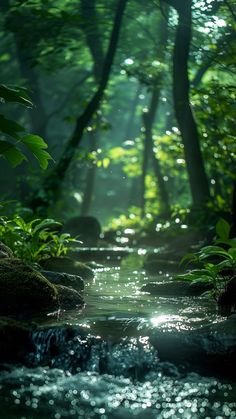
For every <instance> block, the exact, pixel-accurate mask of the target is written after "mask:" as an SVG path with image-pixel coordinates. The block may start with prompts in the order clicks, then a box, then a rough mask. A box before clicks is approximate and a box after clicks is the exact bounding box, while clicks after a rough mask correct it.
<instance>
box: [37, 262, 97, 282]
mask: <svg viewBox="0 0 236 419" xmlns="http://www.w3.org/2000/svg"><path fill="white" fill-rule="evenodd" d="M40 264H41V266H42V267H43V269H45V270H47V271H53V272H62V273H68V274H71V275H78V276H80V277H81V278H83V279H85V280H86V279H88V280H89V279H93V277H94V273H93V270H92V269H91V268H89V267H88V266H87V265H85V264H84V263H81V262H78V261H76V260H74V259H72V258H69V257H63V256H58V257H49V258H47V259H43V260H41V262H40Z"/></svg>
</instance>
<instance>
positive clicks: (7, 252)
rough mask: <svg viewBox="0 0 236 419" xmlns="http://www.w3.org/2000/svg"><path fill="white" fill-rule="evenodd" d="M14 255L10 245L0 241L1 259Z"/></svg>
mask: <svg viewBox="0 0 236 419" xmlns="http://www.w3.org/2000/svg"><path fill="white" fill-rule="evenodd" d="M11 257H13V252H12V250H11V249H10V247H8V246H6V245H5V244H4V243H2V242H0V259H3V258H11Z"/></svg>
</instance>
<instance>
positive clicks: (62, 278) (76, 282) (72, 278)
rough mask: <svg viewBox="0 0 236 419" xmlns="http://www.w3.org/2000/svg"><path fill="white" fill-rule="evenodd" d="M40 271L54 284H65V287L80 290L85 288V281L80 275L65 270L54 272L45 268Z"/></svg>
mask: <svg viewBox="0 0 236 419" xmlns="http://www.w3.org/2000/svg"><path fill="white" fill-rule="evenodd" d="M40 272H41V274H42V275H43V276H44V277H45V278H47V279H48V281H50V282H51V283H52V284H55V285H64V286H65V287H71V288H74V289H76V290H79V291H83V290H84V281H83V279H82V278H81V277H80V276H78V275H71V274H67V273H63V272H53V271H45V270H42V271H40Z"/></svg>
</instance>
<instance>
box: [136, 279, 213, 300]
mask: <svg viewBox="0 0 236 419" xmlns="http://www.w3.org/2000/svg"><path fill="white" fill-rule="evenodd" d="M212 288H213V285H212V284H210V283H207V282H205V281H200V280H199V281H194V282H187V281H177V280H176V281H169V282H149V283H148V284H146V285H144V286H143V287H142V288H141V291H144V292H149V293H150V294H152V295H157V296H158V295H159V296H166V297H198V296H200V295H201V294H203V293H204V292H206V291H210V290H211V289H212Z"/></svg>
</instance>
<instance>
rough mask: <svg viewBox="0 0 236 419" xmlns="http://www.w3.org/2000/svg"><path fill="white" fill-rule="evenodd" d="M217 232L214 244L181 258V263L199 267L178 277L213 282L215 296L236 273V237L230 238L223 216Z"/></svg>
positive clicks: (228, 227)
mask: <svg viewBox="0 0 236 419" xmlns="http://www.w3.org/2000/svg"><path fill="white" fill-rule="evenodd" d="M216 233H217V238H216V239H215V241H214V245H211V246H204V247H202V248H201V249H200V251H199V252H197V253H193V254H190V253H188V254H186V255H185V256H184V257H183V258H182V260H181V264H184V263H185V264H189V263H193V264H197V265H199V268H197V269H191V270H189V271H188V272H187V273H184V274H182V275H178V276H177V277H176V279H184V280H187V281H198V280H202V281H206V282H209V283H211V284H212V285H213V296H214V297H215V298H217V297H218V296H219V294H220V292H221V291H222V290H223V289H224V288H225V286H226V284H227V283H228V281H229V280H230V279H232V278H233V277H234V276H235V275H236V238H234V239H231V238H229V235H230V225H229V223H228V222H227V221H225V220H224V219H222V218H221V219H220V220H219V221H218V222H217V224H216Z"/></svg>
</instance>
